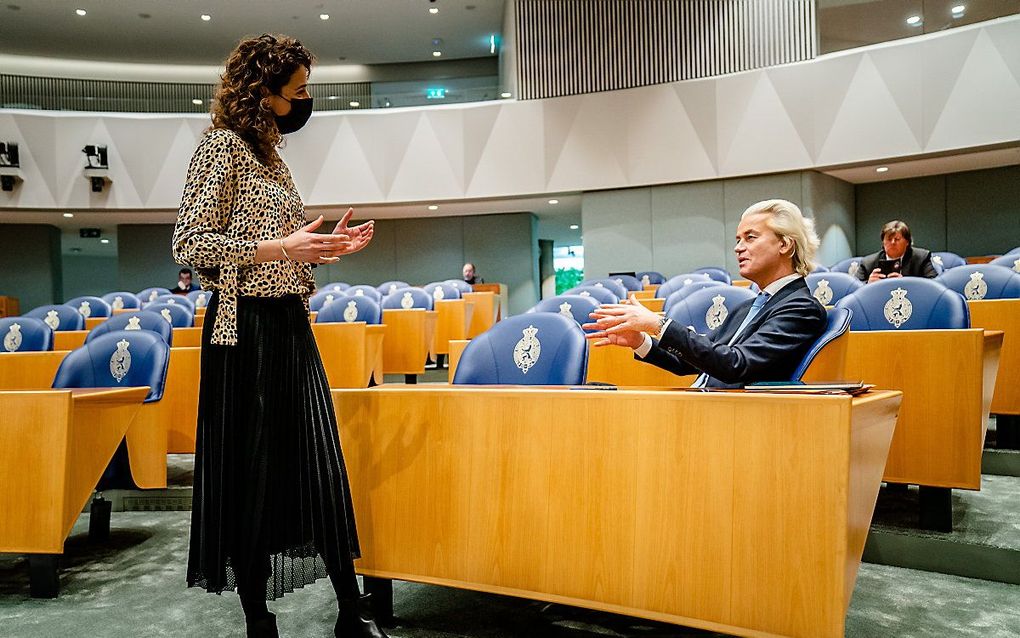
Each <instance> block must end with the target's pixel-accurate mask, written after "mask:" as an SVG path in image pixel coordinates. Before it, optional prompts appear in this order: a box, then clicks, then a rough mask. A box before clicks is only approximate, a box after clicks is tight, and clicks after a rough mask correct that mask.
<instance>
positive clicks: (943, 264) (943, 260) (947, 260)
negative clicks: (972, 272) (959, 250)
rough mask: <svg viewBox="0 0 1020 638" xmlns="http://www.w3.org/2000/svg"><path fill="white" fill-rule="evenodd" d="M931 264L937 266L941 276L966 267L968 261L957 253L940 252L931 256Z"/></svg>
mask: <svg viewBox="0 0 1020 638" xmlns="http://www.w3.org/2000/svg"><path fill="white" fill-rule="evenodd" d="M931 263H933V264H935V269H936V270H938V271H939V274H941V273H944V272H946V271H947V270H951V269H953V268H958V267H959V266H966V265H967V260H966V259H964V258H963V257H961V256H959V255H957V254H956V253H947V252H940V253H932V254H931Z"/></svg>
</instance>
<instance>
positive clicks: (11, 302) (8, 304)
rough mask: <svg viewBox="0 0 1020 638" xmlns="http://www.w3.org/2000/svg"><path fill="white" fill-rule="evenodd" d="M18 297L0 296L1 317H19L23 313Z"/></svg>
mask: <svg viewBox="0 0 1020 638" xmlns="http://www.w3.org/2000/svg"><path fill="white" fill-rule="evenodd" d="M19 308H20V305H19V304H18V298H17V297H4V296H0V319H3V318H4V317H17V316H18V315H19V314H21V311H20V309H19Z"/></svg>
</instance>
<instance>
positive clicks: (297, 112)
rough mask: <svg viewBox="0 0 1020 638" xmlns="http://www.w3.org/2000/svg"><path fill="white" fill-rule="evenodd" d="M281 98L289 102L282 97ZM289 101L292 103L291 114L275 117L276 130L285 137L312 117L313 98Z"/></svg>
mask: <svg viewBox="0 0 1020 638" xmlns="http://www.w3.org/2000/svg"><path fill="white" fill-rule="evenodd" d="M279 97H280V98H282V99H284V100H287V98H285V97H283V96H282V95H281V96H279ZM287 101H288V102H290V113H287V114H286V115H276V114H274V115H273V117H275V118H276V128H277V129H278V130H279V131H280V133H282V134H283V135H286V134H287V133H293V132H294V131H296V130H298V129H299V128H301V127H302V126H304V125H305V123H306V122H307V121H308V118H310V117H311V116H312V98H310V97H306V98H294V99H292V100H287Z"/></svg>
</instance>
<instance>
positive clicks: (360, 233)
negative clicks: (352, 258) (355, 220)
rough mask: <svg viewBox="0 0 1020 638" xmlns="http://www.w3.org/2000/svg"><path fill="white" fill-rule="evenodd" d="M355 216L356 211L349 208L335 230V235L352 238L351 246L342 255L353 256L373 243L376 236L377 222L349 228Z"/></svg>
mask: <svg viewBox="0 0 1020 638" xmlns="http://www.w3.org/2000/svg"><path fill="white" fill-rule="evenodd" d="M353 216H354V209H353V208H348V209H347V212H346V213H344V216H343V217H342V218H340V221H338V222H337V223H336V227H335V228H333V234H334V235H346V236H348V237H350V246H349V247H348V248H345V249H344V250H343V252H342V253H340V254H342V255H352V254H354V253H356V252H358V251H359V250H361V249H362V248H364V247H365V246H367V245H368V243H369V242H370V241H372V236H373V235H374V234H375V220H374V219H373V220H369V221H367V222H365V223H364V224H359V225H357V226H352V227H348V226H347V224H349V223H350V221H351V217H353Z"/></svg>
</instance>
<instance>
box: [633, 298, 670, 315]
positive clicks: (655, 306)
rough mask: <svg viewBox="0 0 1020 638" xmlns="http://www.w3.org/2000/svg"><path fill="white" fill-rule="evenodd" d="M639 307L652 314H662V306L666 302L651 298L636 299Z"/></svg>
mask: <svg viewBox="0 0 1020 638" xmlns="http://www.w3.org/2000/svg"><path fill="white" fill-rule="evenodd" d="M638 301H639V302H641V305H642V306H644V307H645V308H648V309H649V310H651V311H652V312H662V306H663V305H665V303H666V300H665V299H662V298H660V297H652V298H651V299H638Z"/></svg>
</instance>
